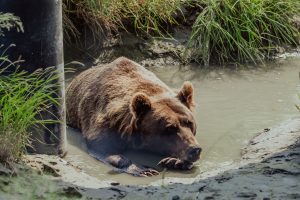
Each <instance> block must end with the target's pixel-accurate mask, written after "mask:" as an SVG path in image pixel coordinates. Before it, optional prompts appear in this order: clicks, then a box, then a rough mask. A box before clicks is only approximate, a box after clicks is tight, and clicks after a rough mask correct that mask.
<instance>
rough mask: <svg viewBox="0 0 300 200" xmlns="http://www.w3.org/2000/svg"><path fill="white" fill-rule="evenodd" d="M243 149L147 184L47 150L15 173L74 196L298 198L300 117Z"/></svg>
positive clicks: (4, 174) (3, 172) (0, 192)
mask: <svg viewBox="0 0 300 200" xmlns="http://www.w3.org/2000/svg"><path fill="white" fill-rule="evenodd" d="M241 153H242V156H241V160H240V162H238V163H235V164H231V165H228V166H222V167H220V168H217V169H214V170H211V171H207V172H204V173H200V174H199V175H198V176H197V177H196V178H166V179H162V180H159V181H156V182H153V183H151V184H150V185H144V186H128V185H119V184H118V183H115V182H108V181H101V180H99V179H96V178H94V177H91V176H89V175H87V174H86V173H84V172H83V171H82V170H81V169H80V168H78V167H77V166H74V165H73V164H71V163H69V162H67V161H65V160H63V159H61V158H58V157H56V156H47V155H27V156H26V157H25V159H24V163H25V164H26V166H28V167H29V168H28V167H24V166H23V167H20V166H19V167H17V169H18V170H17V171H19V172H18V173H19V174H20V175H18V173H17V176H28V177H27V178H30V176H33V175H32V173H36V172H37V174H40V175H35V176H34V177H38V178H37V179H45V180H47V181H48V182H49V184H50V185H53V182H54V183H55V186H56V187H55V188H56V189H53V191H52V192H54V193H58V194H63V195H64V197H65V198H71V199H75V198H83V199H144V198H147V199H242V198H246V199H299V198H300V184H299V180H300V118H293V119H290V120H287V121H285V122H283V123H281V124H279V125H278V126H276V127H273V128H268V129H264V130H262V131H261V132H260V133H258V134H257V136H255V137H254V138H253V139H252V140H251V141H250V142H249V144H248V145H247V146H246V147H245V148H243V149H242V151H241ZM32 169H34V171H35V172H31V171H32ZM24 170H25V171H26V172H25V173H23V171H24ZM0 172H1V173H0V174H1V175H0V177H1V179H0V185H1V184H5V181H6V184H7V185H9V183H7V181H8V180H6V179H5V177H7V176H8V174H11V171H10V170H5V168H3V167H2V168H0ZM41 174H42V175H43V176H41ZM7 179H9V178H7ZM8 182H9V181H8ZM5 187H7V186H5ZM42 187H43V186H42ZM0 188H1V187H0ZM40 190H41V191H43V189H40ZM3 192H4V193H3ZM8 192H9V191H8ZM40 193H41V192H39V195H41V194H40ZM37 195H38V194H37ZM2 196H3V197H5V198H4V199H19V198H17V197H19V196H20V194H19V193H18V192H16V193H5V189H2V190H1V189H0V199H1V197H2Z"/></svg>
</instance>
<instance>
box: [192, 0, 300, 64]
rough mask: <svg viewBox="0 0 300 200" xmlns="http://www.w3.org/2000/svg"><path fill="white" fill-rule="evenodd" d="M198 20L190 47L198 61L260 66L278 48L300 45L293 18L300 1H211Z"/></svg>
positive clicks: (297, 11)
mask: <svg viewBox="0 0 300 200" xmlns="http://www.w3.org/2000/svg"><path fill="white" fill-rule="evenodd" d="M199 2H201V5H204V8H203V11H202V12H201V13H200V14H199V16H198V17H197V19H196V21H195V23H194V25H193V28H192V33H191V36H190V39H189V42H188V46H189V47H190V48H191V50H192V54H193V57H194V58H195V60H197V61H200V62H202V63H204V64H205V65H208V64H211V63H212V62H215V63H221V64H222V63H225V62H226V63H227V62H232V61H235V62H236V61H237V62H247V61H251V62H260V61H263V60H264V59H266V58H270V57H271V56H272V54H273V53H274V52H275V51H276V49H277V48H278V46H285V45H297V44H299V37H300V34H299V30H297V28H296V25H295V24H293V22H292V18H293V17H294V16H296V15H299V13H300V1H299V0H285V1H283V0H209V1H208V0H207V1H203V0H201V1H199Z"/></svg>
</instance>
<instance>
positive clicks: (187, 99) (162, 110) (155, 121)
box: [130, 82, 201, 162]
mask: <svg viewBox="0 0 300 200" xmlns="http://www.w3.org/2000/svg"><path fill="white" fill-rule="evenodd" d="M162 95H164V96H159V97H151V98H150V97H149V96H147V95H146V94H144V93H137V94H135V95H134V96H133V98H132V100H131V104H130V105H131V107H130V110H131V112H132V114H133V115H134V116H135V119H136V120H135V126H136V130H137V131H136V132H137V134H138V135H139V136H138V137H137V138H139V140H138V142H137V143H138V146H139V148H141V149H144V150H147V151H152V152H155V153H159V154H162V155H165V156H170V157H175V158H178V159H180V160H182V161H187V162H195V161H196V160H198V159H199V157H200V153H201V148H200V146H199V144H198V142H197V140H196V137H195V135H196V121H195V118H194V116H193V113H192V108H193V107H194V101H193V86H192V84H191V83H190V82H185V83H184V84H183V86H182V88H181V90H180V91H179V92H178V93H177V94H176V95H174V93H173V94H172V95H170V94H162Z"/></svg>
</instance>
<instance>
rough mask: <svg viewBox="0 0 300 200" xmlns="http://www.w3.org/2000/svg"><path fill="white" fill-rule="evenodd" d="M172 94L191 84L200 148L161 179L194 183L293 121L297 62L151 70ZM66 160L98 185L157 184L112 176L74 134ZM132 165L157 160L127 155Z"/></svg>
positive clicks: (298, 89)
mask: <svg viewBox="0 0 300 200" xmlns="http://www.w3.org/2000/svg"><path fill="white" fill-rule="evenodd" d="M151 70H152V71H153V72H154V73H155V74H156V75H157V76H158V77H159V78H161V79H162V80H163V81H164V82H166V83H167V84H168V85H169V86H170V87H172V88H179V87H180V86H181V84H182V83H183V81H185V80H189V81H191V82H192V83H193V84H194V88H195V100H196V103H197V107H196V110H195V115H196V119H197V122H198V130H197V138H198V141H199V143H200V145H201V146H202V148H203V153H202V158H201V160H200V161H199V162H197V163H196V165H195V167H194V168H193V170H191V171H188V172H174V171H167V172H166V174H165V176H167V177H183V178H190V177H195V176H196V175H197V174H199V173H201V172H204V171H207V170H210V169H212V168H216V167H220V166H223V165H227V164H230V163H232V162H236V161H237V160H238V159H239V158H240V149H241V148H242V147H243V146H245V145H246V144H247V142H248V141H249V140H250V139H251V138H252V137H253V136H254V135H255V134H256V133H257V132H259V131H261V130H262V129H264V128H270V127H272V126H273V125H275V124H277V123H279V122H280V121H282V120H285V119H288V118H291V117H293V116H297V115H299V112H298V111H297V109H296V108H295V104H296V103H298V104H300V103H299V100H298V97H297V93H298V94H300V79H299V75H300V74H299V72H300V57H298V58H297V57H296V58H290V59H288V60H284V61H280V63H277V64H272V65H268V66H264V67H262V68H259V69H255V70H254V69H253V70H251V69H247V70H224V69H217V70H204V69H199V68H192V69H191V68H189V69H182V68H181V69H179V68H174V67H171V66H170V67H168V66H166V67H164V68H155V69H151ZM68 137H69V143H70V145H69V154H68V156H67V160H69V161H72V162H74V163H76V164H77V165H79V166H80V167H81V168H82V169H83V170H84V171H85V172H86V173H88V174H90V175H92V176H95V177H98V178H99V179H101V180H112V181H116V182H120V183H121V184H147V183H150V182H152V181H155V180H159V179H161V178H162V175H159V176H157V177H150V178H138V177H132V176H129V175H126V174H118V173H116V172H114V171H112V169H111V168H110V167H107V166H105V165H103V164H102V163H100V162H99V161H97V160H94V159H93V158H91V157H90V156H88V155H87V153H86V146H85V143H84V140H83V139H82V138H81V135H80V133H79V132H78V131H76V130H74V129H71V128H69V129H68ZM126 155H128V156H129V157H130V158H131V159H132V160H134V161H136V162H140V163H143V164H146V165H149V166H154V165H155V163H157V161H158V160H159V159H160V157H159V156H156V155H152V154H147V153H141V152H127V153H126Z"/></svg>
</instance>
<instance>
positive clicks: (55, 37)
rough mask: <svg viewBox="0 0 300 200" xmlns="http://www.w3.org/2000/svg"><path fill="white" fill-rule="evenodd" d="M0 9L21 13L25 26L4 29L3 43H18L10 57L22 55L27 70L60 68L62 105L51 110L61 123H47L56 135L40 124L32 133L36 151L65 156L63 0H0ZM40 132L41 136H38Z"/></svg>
mask: <svg viewBox="0 0 300 200" xmlns="http://www.w3.org/2000/svg"><path fill="white" fill-rule="evenodd" d="M0 12H3V13H13V14H14V15H16V16H18V17H20V19H21V21H22V23H23V26H24V33H20V32H17V31H15V30H11V31H9V32H5V37H2V38H0V44H4V45H5V46H9V45H10V44H12V43H13V44H16V47H14V48H13V49H11V50H10V51H9V58H10V59H11V60H17V58H18V57H19V56H20V55H21V56H22V59H24V60H25V62H24V63H22V68H21V69H24V70H26V71H28V72H33V71H35V70H37V69H39V68H47V67H53V66H54V67H56V68H57V71H58V75H59V83H58V88H57V89H58V95H59V97H61V98H60V99H61V105H60V106H52V108H50V111H51V112H52V113H54V114H55V115H56V116H57V117H58V119H59V120H60V121H61V123H56V124H53V125H49V126H48V127H47V128H48V129H49V130H50V131H51V132H52V133H53V135H52V134H50V132H49V131H48V130H47V129H42V128H40V129H39V130H38V132H39V133H41V134H34V135H33V147H34V149H33V150H34V151H36V152H37V153H48V154H59V155H61V156H63V155H64V154H65V152H66V125H65V97H64V68H63V65H64V64H63V33H62V0H0ZM44 117H45V118H47V119H49V118H51V117H50V116H44ZM52 118H53V117H52ZM38 135H42V137H40V138H38ZM37 138H38V139H37ZM40 140H41V141H40Z"/></svg>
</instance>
